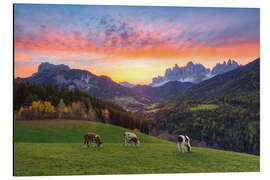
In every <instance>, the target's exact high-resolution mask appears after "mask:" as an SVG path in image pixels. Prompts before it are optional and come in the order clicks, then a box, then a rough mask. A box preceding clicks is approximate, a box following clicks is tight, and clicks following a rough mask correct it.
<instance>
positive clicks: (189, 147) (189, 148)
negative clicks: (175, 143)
mask: <svg viewBox="0 0 270 180" xmlns="http://www.w3.org/2000/svg"><path fill="white" fill-rule="evenodd" d="M187 145H188V150H189V152H190V151H191V145H190V142H188V144H187Z"/></svg>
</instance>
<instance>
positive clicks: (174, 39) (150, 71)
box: [14, 4, 260, 84]
mask: <svg viewBox="0 0 270 180" xmlns="http://www.w3.org/2000/svg"><path fill="white" fill-rule="evenodd" d="M259 19H260V12H259V9H247V8H188V7H143V6H142V7H138V6H137V7H135V6H134V7H132V6H86V5H29V4H28V5H26V4H16V5H15V7H14V48H15V49H14V57H15V59H14V61H15V62H14V66H15V69H14V73H15V77H27V76H30V75H32V73H34V72H36V71H37V67H38V65H39V64H40V63H41V62H50V63H54V64H66V65H69V66H70V67H71V68H79V69H85V70H89V71H90V72H92V73H94V74H97V75H107V76H109V77H111V78H112V79H113V80H115V81H117V82H119V81H128V82H131V83H135V84H145V83H150V82H151V80H152V78H153V77H155V76H157V75H164V71H165V69H166V68H168V67H172V66H174V64H178V65H179V66H183V65H186V63H187V62H188V61H193V62H194V63H201V64H203V65H205V66H206V67H209V68H212V67H213V66H214V65H215V64H216V63H217V62H223V61H227V60H228V59H229V58H230V59H234V60H236V61H237V62H238V63H240V64H243V65H244V64H247V63H248V62H250V61H252V60H254V59H256V58H257V57H259V56H260V20H259Z"/></svg>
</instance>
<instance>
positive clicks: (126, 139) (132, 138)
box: [123, 132, 140, 147]
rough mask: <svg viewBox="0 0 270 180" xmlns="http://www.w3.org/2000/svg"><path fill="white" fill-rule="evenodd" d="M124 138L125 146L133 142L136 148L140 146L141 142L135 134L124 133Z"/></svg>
mask: <svg viewBox="0 0 270 180" xmlns="http://www.w3.org/2000/svg"><path fill="white" fill-rule="evenodd" d="M123 136H124V145H125V146H126V145H127V143H132V142H133V143H134V144H135V146H137V147H138V146H140V141H139V139H138V137H137V136H136V134H135V133H131V132H124V134H123Z"/></svg>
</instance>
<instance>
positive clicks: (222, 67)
mask: <svg viewBox="0 0 270 180" xmlns="http://www.w3.org/2000/svg"><path fill="white" fill-rule="evenodd" d="M238 67H239V64H238V63H237V62H236V61H234V60H231V59H229V60H228V62H227V63H226V61H224V62H223V64H220V63H217V64H216V66H215V67H214V68H213V69H212V74H213V75H217V74H222V73H225V72H228V71H231V70H234V69H236V68H238Z"/></svg>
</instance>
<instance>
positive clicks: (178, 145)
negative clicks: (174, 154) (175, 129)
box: [177, 142, 180, 152]
mask: <svg viewBox="0 0 270 180" xmlns="http://www.w3.org/2000/svg"><path fill="white" fill-rule="evenodd" d="M177 147H178V152H180V143H179V142H177Z"/></svg>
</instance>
